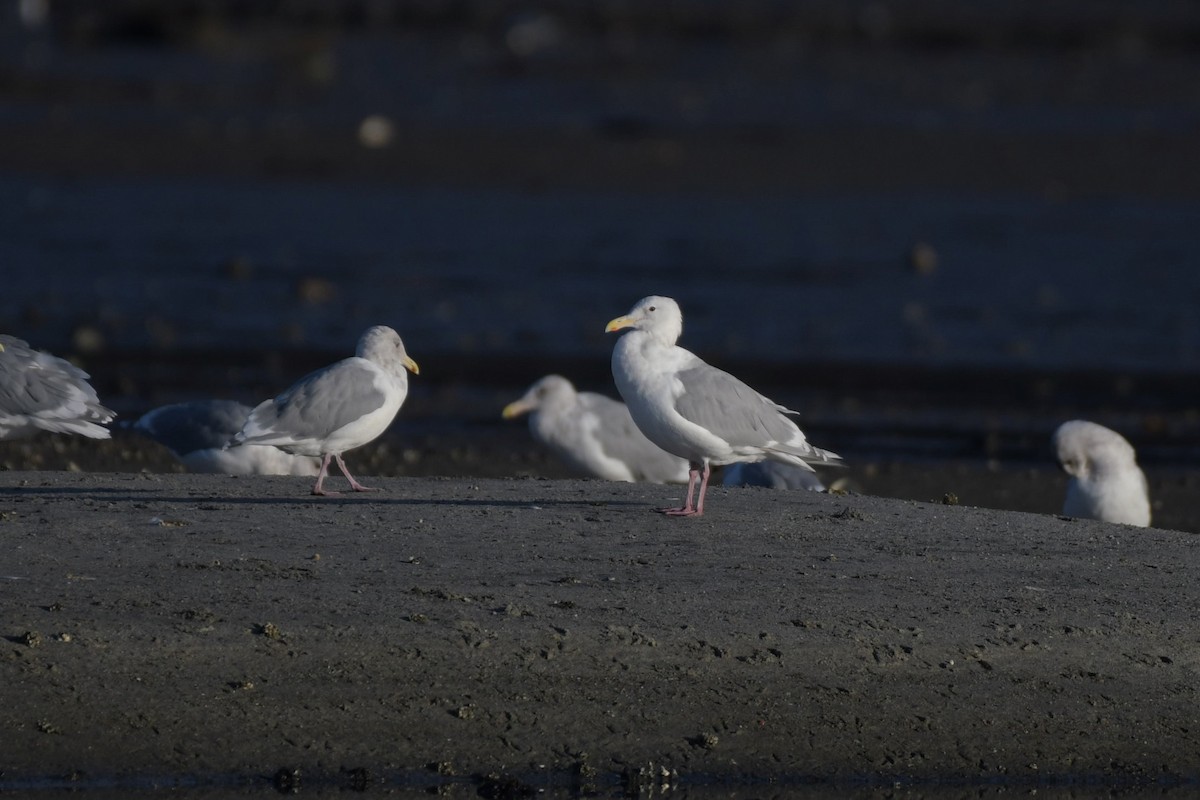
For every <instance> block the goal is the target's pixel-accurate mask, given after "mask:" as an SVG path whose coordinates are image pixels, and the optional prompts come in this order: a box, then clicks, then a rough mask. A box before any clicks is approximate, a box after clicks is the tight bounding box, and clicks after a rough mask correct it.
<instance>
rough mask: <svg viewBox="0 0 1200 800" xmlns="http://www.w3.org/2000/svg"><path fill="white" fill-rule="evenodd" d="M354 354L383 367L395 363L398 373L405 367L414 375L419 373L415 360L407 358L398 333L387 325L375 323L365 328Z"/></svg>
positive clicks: (401, 372)
mask: <svg viewBox="0 0 1200 800" xmlns="http://www.w3.org/2000/svg"><path fill="white" fill-rule="evenodd" d="M356 355H357V356H358V357H359V358H365V359H367V360H368V361H374V362H375V363H376V364H380V365H382V366H384V367H391V366H393V365H395V366H396V367H397V369H396V371H397V372H398V373H400V374H403V371H404V370H405V369H407V370H409V371H410V372H412V373H413V374H414V375H419V374H420V373H421V369H420V367H418V366H417V362H416V361H413V360H412V359H411V358H409V356H408V353H407V352H406V351H405V349H404V342H402V341H400V334H398V333H396V331H395V330H393V329H392V328H389V327H388V326H387V325H375V326H374V327H371V328H367V330H366V332H365V333H363V335H362V336H361V337H359V340H358V350H357V351H356Z"/></svg>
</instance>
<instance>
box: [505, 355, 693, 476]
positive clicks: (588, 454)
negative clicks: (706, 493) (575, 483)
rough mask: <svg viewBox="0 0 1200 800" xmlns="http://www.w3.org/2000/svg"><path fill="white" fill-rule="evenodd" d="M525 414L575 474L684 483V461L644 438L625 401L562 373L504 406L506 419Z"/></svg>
mask: <svg viewBox="0 0 1200 800" xmlns="http://www.w3.org/2000/svg"><path fill="white" fill-rule="evenodd" d="M526 413H528V414H529V432H530V433H531V434H533V438H534V439H536V440H537V441H538V442H540V443H541V444H542V445H544V446H546V447H547V448H549V449H550V450H552V451H553V452H554V453H555V454H557V455H558V457H559V458H561V459H562V460H563V461H565V462H566V463H567V465H568V466H569V467H570V468H571V469H572V470H574V471H575V472H577V473H580V474H582V475H587V476H590V477H595V478H603V479H605V480H609V481H646V482H649V483H683V482H684V481H686V480H687V479H688V464H687V462H686V461H684V460H683V459H681V458H677V457H676V456H673V455H671V454H670V453H668V452H667V451H666V450H663V449H662V448H661V447H659V446H658V445H656V444H654V443H653V442H651V441H650V440H649V439H647V438H646V437H645V436H644V435H643V434H642V432H641V431H640V430H638V427H637V425H635V424H634V422H633V418H632V417H630V416H629V409H628V408H626V407H625V404H624V403H619V402H617V401H616V400H613V399H612V398H611V397H605V396H604V395H602V394H596V393H595V392H578V391H576V390H575V387H574V386H573V385H572V384H571V382H570V381H569V380H567V379H566V378H564V377H562V376H561V375H547V376H546V377H544V378H542V379H541V380H539V381H538V382H537V383H535V384H533V386H531V387H529V391H527V392H525V394H524V395H523V396H522V397H521V398H520V399H518V400H514V401H513V402H511V403H509V404H508V405H507V406H505V407H504V411H503V412H502V414H503V416H504V418H505V419H512V418H514V417H519V416H520V415H522V414H526Z"/></svg>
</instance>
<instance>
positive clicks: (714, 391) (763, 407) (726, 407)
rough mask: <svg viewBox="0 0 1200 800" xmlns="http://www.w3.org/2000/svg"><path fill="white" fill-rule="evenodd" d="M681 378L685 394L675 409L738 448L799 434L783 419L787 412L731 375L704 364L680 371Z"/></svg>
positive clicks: (761, 445) (678, 375)
mask: <svg viewBox="0 0 1200 800" xmlns="http://www.w3.org/2000/svg"><path fill="white" fill-rule="evenodd" d="M677 377H678V379H679V381H680V383H681V384H682V385H683V393H682V394H680V395H679V397H677V398H676V399H675V410H676V411H678V412H679V414H680V415H681V416H682V417H683V418H684V419H686V420H688V421H689V422H693V423H695V424H697V425H699V426H700V427H702V428H705V429H707V430H709V431H712V432H713V433H714V434H715V435H717V436H719V437H721V438H722V439H724V440H725V441H727V442H729V443H730V444H731V445H733V446H735V447H737V446H749V447H766V446H767V445H769V444H773V443H774V444H785V443H787V442H788V441H789V440H791V439H792V438H794V437H795V435H796V432H797V428H796V426H795V425H794V424H793V423H792V421H791V420H789V419H787V417H784V416H783V413H784V412H785V411H786V410H787V409H785V408H784V407H783V406H781V405H779V404H778V403H775V402H773V401H771V400H768V399H767V398H765V397H763V396H762V395H760V394H759V393H758V392H756V391H754V390H753V389H751V388H750V387H749V386H747V385H746V384H745V383H743V382H742V381H740V380H738V379H737V378H735V377H733V376H732V375H730V374H729V373H728V372H725V371H723V370H719V369H717V368H716V367H713V366H710V365H708V364H702V365H698V366H695V367H690V368H688V369H685V370H680V371H679V373H677Z"/></svg>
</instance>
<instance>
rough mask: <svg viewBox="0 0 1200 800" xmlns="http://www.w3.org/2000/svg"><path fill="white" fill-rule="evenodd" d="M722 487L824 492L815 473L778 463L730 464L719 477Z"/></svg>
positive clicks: (822, 484) (823, 485) (822, 485)
mask: <svg viewBox="0 0 1200 800" xmlns="http://www.w3.org/2000/svg"><path fill="white" fill-rule="evenodd" d="M721 483H722V485H724V486H765V487H767V488H768V489H805V490H807V491H810V492H823V491H825V484H824V483H822V482H821V479H820V477H818V476H817V473H816V472H814V471H813V470H811V469H802V468H800V467H793V466H792V465H791V464H783V463H781V462H779V461H753V462H745V461H740V462H738V463H736V464H730V465H729V466H728V467H726V468H725V471H724V473H723V474H722V475H721Z"/></svg>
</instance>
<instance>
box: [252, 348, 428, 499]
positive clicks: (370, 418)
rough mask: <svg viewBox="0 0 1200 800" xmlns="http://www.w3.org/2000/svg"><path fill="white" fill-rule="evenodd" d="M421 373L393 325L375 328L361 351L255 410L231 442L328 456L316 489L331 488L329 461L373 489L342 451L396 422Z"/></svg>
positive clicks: (355, 486) (356, 487) (351, 479)
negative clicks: (410, 383)
mask: <svg viewBox="0 0 1200 800" xmlns="http://www.w3.org/2000/svg"><path fill="white" fill-rule="evenodd" d="M406 369H408V370H411V371H412V372H413V374H418V373H419V369H418V367H417V362H415V361H413V360H412V359H411V358H409V356H408V353H406V352H405V350H404V343H403V342H401V341H400V335H399V334H397V333H396V331H394V330H392V329H391V328H389V327H387V326H386V325H376V326H374V327H372V328H368V329H367V331H366V332H365V333H364V334H363V335H362V338H360V339H359V340H358V349H357V351H356V354H355V355H354V356H352V357H350V358H345V359H342V360H341V361H338V362H337V363H335V364H330V365H329V366H328V367H325V368H323V369H319V370H317V371H316V372H313V373H310V374H308V375H306V376H305V377H303V378H301V379H300V380H299V381H297V382H296V383H294V384H293V385H292V386H291V387H290V388H289V389H287V390H286V391H284V392H283V394H281V395H279V396H278V397H276V398H274V399H273V400H266V401H264V402H262V403H260V404H259V405H258V407H257V408H255V409H254V411H252V412H251V413H250V417H249V419H247V420H246V424H245V425H244V426H243V427H242V429H241V431H239V432H238V433H237V435H235V436H234V437H233V441H232V443H231V445H233V446H237V445H251V446H254V445H274V446H275V447H278V448H279V449H280V450H283V451H284V452H287V453H292V454H295V455H303V456H320V457H321V467H320V469H319V470H318V472H317V482H316V483H315V484H313V488H312V493H313V494H315V495H332V494H337V492H327V491H325V489H324V488H323V486H324V482H325V476H326V474H327V473H328V471H329V461H330V459H333V460H335V461H337V465H338V468H339V469H341V471H342V474H343V475H345V476H346V480H347V481H349V482H350V488H351V489H353V490H354V491H356V492H372V491H375V489H372V488H370V487H367V486H363V485H362V484H361V483H359V482H358V481H356V480H355V479H354V476H353V475H351V474H350V470H348V469H346V462H345V461H343V460H342V453H344V452H346V451H347V450H352V449H354V448H355V447H361V446H362V445H364V444H366V443H367V442H370V441H372V440H374V439H375V438H376V437H378V436H379V435H380V434H382V433H383V432H384V431H385V430H387V428H388V426H389V425H391V424H392V420H394V419H395V418H396V414H397V413H398V412H399V411H400V406H401V405H403V403H404V398H405V397H407V396H408V374H407V373H406V372H405V370H406Z"/></svg>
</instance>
